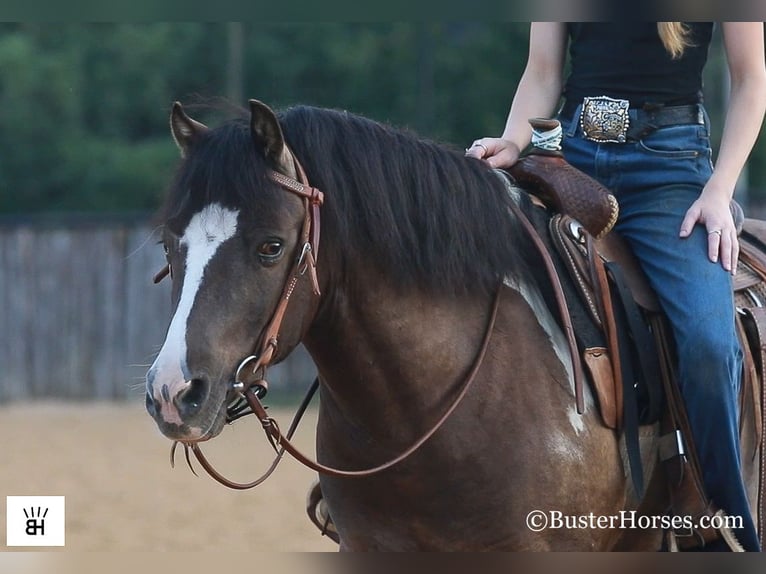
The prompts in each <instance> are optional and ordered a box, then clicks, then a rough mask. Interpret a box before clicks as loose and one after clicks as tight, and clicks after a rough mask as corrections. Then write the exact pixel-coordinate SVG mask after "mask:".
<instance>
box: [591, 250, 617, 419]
mask: <svg viewBox="0 0 766 574" xmlns="http://www.w3.org/2000/svg"><path fill="white" fill-rule="evenodd" d="M586 242H587V247H588V266H589V267H590V274H591V284H592V285H593V291H594V293H595V295H596V302H597V305H598V306H599V313H600V315H601V325H602V326H603V329H604V334H605V335H606V341H607V347H608V348H609V358H610V359H611V362H612V377H613V379H612V380H613V381H614V398H615V410H616V413H617V417H616V419H617V420H616V424H617V428H618V429H619V428H622V417H623V406H622V405H623V401H624V397H623V387H622V363H621V361H620V345H619V342H618V340H617V324H616V322H615V320H614V306H613V305H612V294H611V290H610V289H609V280H608V279H607V276H606V271H605V270H604V261H603V260H602V259H601V256H600V255H599V254H598V251H597V250H596V244H595V242H594V241H593V238H592V237H591V236H590V235H586Z"/></svg>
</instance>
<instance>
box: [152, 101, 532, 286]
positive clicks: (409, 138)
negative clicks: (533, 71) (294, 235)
mask: <svg viewBox="0 0 766 574" xmlns="http://www.w3.org/2000/svg"><path fill="white" fill-rule="evenodd" d="M279 121H280V124H281V126H282V130H283V132H284V134H285V139H286V141H287V144H288V145H289V146H290V148H291V149H292V150H293V152H294V153H295V155H296V156H297V157H298V158H299V160H300V162H301V163H302V164H303V166H304V168H305V170H306V173H307V175H308V178H309V181H310V182H311V184H312V185H313V186H315V187H317V188H319V189H321V190H322V191H323V192H324V194H325V205H324V207H323V208H322V238H321V246H320V259H319V265H320V266H328V267H327V269H328V270H329V271H330V273H332V275H333V277H334V279H335V280H339V281H353V275H352V274H353V270H354V269H359V267H358V265H359V264H363V265H369V264H376V265H377V266H378V268H379V269H380V271H381V272H382V273H383V275H384V276H385V277H386V280H387V281H388V282H390V283H391V284H392V285H395V286H399V287H401V288H402V289H407V288H419V289H425V290H428V291H430V292H432V293H434V294H437V293H438V294H462V293H487V292H492V291H494V289H495V288H496V287H497V284H498V281H501V280H502V278H504V277H508V276H511V277H515V276H518V275H519V273H523V266H524V264H525V263H524V260H525V253H524V252H525V249H524V247H523V246H524V245H526V242H525V241H524V240H523V238H522V237H520V234H519V232H518V229H517V226H516V225H514V222H513V219H512V218H511V216H510V215H509V210H508V204H509V202H510V201H511V199H510V198H509V196H508V193H507V191H506V189H505V186H504V184H503V183H502V181H501V180H500V179H499V178H498V177H497V175H496V174H494V173H493V172H492V171H491V170H490V169H489V168H488V167H487V166H486V165H484V164H483V163H482V162H479V161H476V160H473V159H469V158H466V157H465V156H464V154H463V151H462V150H457V149H452V148H449V147H447V146H445V145H442V144H438V143H435V142H431V141H427V140H424V139H421V138H418V137H417V136H415V135H413V134H411V133H408V132H407V131H405V130H401V129H395V128H392V127H390V126H386V125H384V124H381V123H378V122H375V121H372V120H369V119H366V118H363V117H360V116H356V115H353V114H350V113H346V112H340V111H335V110H327V109H319V108H313V107H307V106H299V107H295V108H291V109H289V110H287V111H285V112H284V113H282V114H281V115H280V117H279ZM266 168H267V166H266V164H265V160H264V159H263V156H262V154H260V153H257V152H256V150H255V146H254V144H253V143H252V138H251V137H250V133H249V128H248V124H247V122H246V121H245V120H244V119H242V120H233V121H230V122H228V123H226V124H223V125H222V126H220V127H218V128H216V129H214V130H211V131H210V132H209V133H208V135H207V136H206V137H205V138H204V139H203V140H202V141H201V142H199V145H196V146H195V148H194V149H193V150H192V152H191V153H190V155H189V158H188V159H187V160H186V161H184V162H183V163H182V165H181V168H180V170H179V173H178V174H177V177H176V181H175V182H174V184H173V186H172V188H171V193H170V195H169V197H168V201H167V203H166V206H165V207H164V208H163V214H162V217H163V218H164V219H165V220H166V221H167V220H171V222H172V220H173V219H174V218H175V219H178V220H180V221H182V222H183V220H184V219H187V218H188V217H190V216H191V214H193V213H194V212H195V211H197V210H198V209H200V208H201V207H202V206H204V205H205V204H206V203H209V202H212V201H219V202H221V203H223V204H224V205H232V206H236V207H240V208H242V209H244V210H249V209H250V210H253V211H252V212H253V213H256V212H259V213H263V211H264V207H265V206H268V205H272V206H275V207H276V208H278V206H279V204H280V199H281V198H282V196H283V194H284V192H282V191H281V190H280V189H279V188H277V187H276V186H274V185H273V184H272V183H271V182H270V181H269V180H268V179H267V177H266V175H265V174H266ZM189 190H193V191H192V192H191V193H190V192H189ZM264 194H265V195H264ZM181 214H186V216H183V215H181ZM187 220H188V219H187Z"/></svg>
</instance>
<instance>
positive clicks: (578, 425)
mask: <svg viewBox="0 0 766 574" xmlns="http://www.w3.org/2000/svg"><path fill="white" fill-rule="evenodd" d="M583 386H585V385H583ZM588 395H589V393H587V392H586V393H585V398H587V397H588ZM567 418H568V419H569V424H571V425H572V428H573V429H574V430H575V434H577V435H579V434H580V433H582V432H584V431H585V422H584V421H583V418H582V415H581V414H579V413H578V412H577V407H576V406H575V405H569V406H568V407H567Z"/></svg>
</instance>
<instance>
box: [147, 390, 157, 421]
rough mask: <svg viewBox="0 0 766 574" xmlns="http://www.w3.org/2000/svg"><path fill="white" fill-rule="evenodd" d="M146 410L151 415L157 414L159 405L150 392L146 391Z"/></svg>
mask: <svg viewBox="0 0 766 574" xmlns="http://www.w3.org/2000/svg"><path fill="white" fill-rule="evenodd" d="M146 412H148V413H149V414H150V415H151V416H155V415H156V414H157V405H156V404H155V402H154V399H153V398H152V395H151V394H150V393H149V392H147V393H146Z"/></svg>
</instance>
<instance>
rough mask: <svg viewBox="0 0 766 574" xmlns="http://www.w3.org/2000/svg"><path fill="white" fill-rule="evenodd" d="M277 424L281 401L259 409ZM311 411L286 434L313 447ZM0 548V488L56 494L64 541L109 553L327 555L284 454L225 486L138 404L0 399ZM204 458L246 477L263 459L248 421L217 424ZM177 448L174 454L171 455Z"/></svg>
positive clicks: (328, 545) (302, 475)
mask: <svg viewBox="0 0 766 574" xmlns="http://www.w3.org/2000/svg"><path fill="white" fill-rule="evenodd" d="M270 412H271V413H272V416H274V417H275V418H276V419H277V420H278V421H279V423H280V426H281V427H282V428H285V429H286V428H287V427H288V425H289V422H290V417H291V416H292V409H278V408H272V409H270ZM315 425H316V412H315V411H311V410H310V411H308V412H307V413H306V416H305V417H304V421H303V422H302V423H301V427H300V429H299V432H298V434H297V438H296V442H297V444H298V445H299V446H301V448H303V449H304V450H305V451H306V452H309V453H312V454H313V451H314V449H313V441H314V428H315ZM0 437H2V439H0V445H1V446H0V453H2V457H1V458H0V461H1V462H0V465H1V466H0V508H2V510H3V512H2V520H1V521H0V549H5V548H6V546H5V542H6V522H5V496H7V495H48V496H53V495H64V496H65V497H66V549H67V550H85V551H90V550H95V551H105V550H117V551H122V550H125V551H196V550H217V551H265V552H285V551H335V550H337V546H336V545H335V544H334V543H333V542H332V541H331V540H329V539H327V538H326V537H323V536H321V534H320V533H319V531H318V530H317V529H316V528H315V527H314V525H313V524H311V523H310V522H309V520H308V517H307V516H306V513H305V509H304V508H305V498H306V492H307V489H308V486H309V484H310V483H311V481H312V479H313V477H314V473H313V472H312V471H310V470H308V469H306V468H304V467H302V466H300V465H299V464H298V463H296V462H295V461H294V460H292V459H290V458H289V457H287V456H286V457H285V459H284V460H283V462H282V463H281V465H280V466H279V468H278V469H277V471H276V472H275V473H274V474H273V475H272V476H271V477H270V478H269V480H267V481H266V482H265V483H264V484H262V485H261V486H259V487H257V488H255V489H253V490H249V491H244V492H239V491H232V490H229V489H227V488H225V487H223V486H221V485H219V484H218V483H217V482H214V481H213V480H212V479H211V478H209V477H208V476H207V475H206V474H204V471H203V470H202V469H201V468H198V473H199V474H200V476H199V478H198V477H195V476H194V475H193V474H192V473H191V472H190V471H189V470H188V469H187V468H186V465H185V463H184V462H183V453H182V451H181V450H179V451H178V452H177V453H176V468H175V469H172V468H171V467H170V463H169V452H170V444H171V443H170V441H168V440H167V439H165V438H164V437H162V436H161V435H160V433H159V431H158V430H157V429H156V427H155V426H154V423H153V421H152V420H151V419H150V418H149V416H148V415H147V414H146V413H145V412H144V410H143V405H142V404H139V403H137V402H131V403H123V404H89V405H85V406H78V405H74V404H71V403H61V404H55V403H45V404H23V405H10V406H2V407H0ZM205 450H206V454H207V455H208V458H209V459H211V460H212V461H213V462H214V464H216V465H217V466H218V468H219V470H221V471H223V472H224V473H225V474H227V475H228V476H229V478H232V479H235V480H240V481H249V480H251V479H253V478H255V477H256V476H259V475H260V474H261V473H262V472H263V470H264V469H265V468H266V467H267V466H268V463H269V462H270V461H271V459H272V455H271V453H272V452H273V451H271V449H270V447H269V446H268V444H267V442H266V439H265V437H264V436H263V431H262V430H261V428H260V425H259V424H258V422H257V421H256V420H255V419H243V420H241V421H238V422H237V423H235V424H234V425H233V426H231V427H227V428H226V429H225V430H224V432H223V433H222V435H221V436H220V437H219V438H218V439H216V440H214V441H212V442H211V443H209V444H208V445H207V448H206V449H205ZM179 455H180V456H179Z"/></svg>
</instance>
